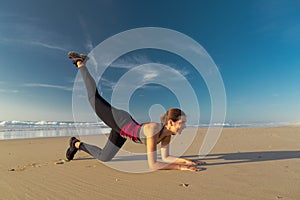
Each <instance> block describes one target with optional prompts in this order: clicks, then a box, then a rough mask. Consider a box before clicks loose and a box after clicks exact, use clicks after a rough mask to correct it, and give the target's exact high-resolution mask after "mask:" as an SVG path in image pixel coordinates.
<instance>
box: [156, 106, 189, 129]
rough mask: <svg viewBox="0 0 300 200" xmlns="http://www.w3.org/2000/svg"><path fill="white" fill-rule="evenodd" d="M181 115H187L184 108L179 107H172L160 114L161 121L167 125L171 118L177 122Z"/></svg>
mask: <svg viewBox="0 0 300 200" xmlns="http://www.w3.org/2000/svg"><path fill="white" fill-rule="evenodd" d="M181 116H186V115H185V113H184V112H183V111H182V110H180V109H178V108H170V109H169V110H168V111H167V112H166V113H165V114H163V115H161V116H160V121H161V123H162V124H163V125H164V126H165V125H166V124H167V123H168V121H169V120H172V121H173V122H176V121H178V120H179V119H180V117H181Z"/></svg>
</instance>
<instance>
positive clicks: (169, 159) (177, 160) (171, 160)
mask: <svg viewBox="0 0 300 200" xmlns="http://www.w3.org/2000/svg"><path fill="white" fill-rule="evenodd" d="M163 161H164V162H168V163H181V164H189V163H190V160H187V159H184V158H177V157H174V156H168V157H165V158H163Z"/></svg>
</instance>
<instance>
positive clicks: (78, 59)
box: [68, 52, 89, 68]
mask: <svg viewBox="0 0 300 200" xmlns="http://www.w3.org/2000/svg"><path fill="white" fill-rule="evenodd" d="M68 57H69V58H70V59H72V60H73V64H74V65H75V66H76V67H78V68H80V67H82V66H83V65H84V64H85V62H86V61H87V60H88V59H89V57H88V56H87V55H84V54H79V53H76V52H69V53H68Z"/></svg>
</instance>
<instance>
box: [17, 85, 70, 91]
mask: <svg viewBox="0 0 300 200" xmlns="http://www.w3.org/2000/svg"><path fill="white" fill-rule="evenodd" d="M23 86H25V87H44V88H53V89H60V90H65V91H72V89H73V88H72V87H66V86H61V85H50V84H42V83H25V84H23Z"/></svg>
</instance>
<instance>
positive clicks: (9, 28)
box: [0, 14, 68, 52]
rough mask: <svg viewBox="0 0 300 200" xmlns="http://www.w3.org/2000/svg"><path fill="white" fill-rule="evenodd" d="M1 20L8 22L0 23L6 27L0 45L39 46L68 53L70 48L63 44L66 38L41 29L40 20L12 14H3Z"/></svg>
mask: <svg viewBox="0 0 300 200" xmlns="http://www.w3.org/2000/svg"><path fill="white" fill-rule="evenodd" d="M1 18H2V19H6V20H3V21H0V26H2V27H5V29H3V30H2V31H1V32H0V43H2V44H11V43H12V44H22V45H31V46H39V47H44V48H48V49H55V50H61V51H64V52H67V49H68V48H66V47H64V46H67V45H64V44H63V45H62V44H61V43H62V42H63V41H65V39H66V38H63V37H64V36H61V35H59V34H57V33H55V32H53V31H51V30H43V29H41V28H40V26H39V24H40V23H42V22H41V21H40V19H36V18H24V16H22V17H20V16H17V15H10V14H6V15H5V14H2V15H1Z"/></svg>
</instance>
